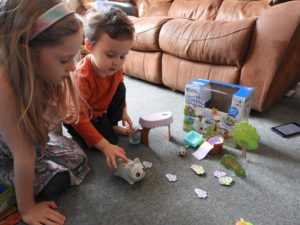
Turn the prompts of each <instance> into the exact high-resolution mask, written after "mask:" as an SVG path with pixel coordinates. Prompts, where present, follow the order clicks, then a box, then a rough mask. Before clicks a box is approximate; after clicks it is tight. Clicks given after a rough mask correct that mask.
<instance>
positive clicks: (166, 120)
mask: <svg viewBox="0 0 300 225" xmlns="http://www.w3.org/2000/svg"><path fill="white" fill-rule="evenodd" d="M172 122H173V116H172V112H170V111H167V112H160V113H154V114H150V115H145V116H141V117H140V119H139V123H140V125H141V126H142V131H141V133H142V144H143V145H145V146H149V138H148V137H149V132H150V130H151V129H152V128H156V127H162V126H168V132H167V139H168V141H170V137H171V128H170V125H171V123H172Z"/></svg>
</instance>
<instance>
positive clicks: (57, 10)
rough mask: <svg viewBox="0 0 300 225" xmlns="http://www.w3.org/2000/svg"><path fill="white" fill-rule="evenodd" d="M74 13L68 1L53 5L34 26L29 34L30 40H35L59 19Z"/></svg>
mask: <svg viewBox="0 0 300 225" xmlns="http://www.w3.org/2000/svg"><path fill="white" fill-rule="evenodd" d="M72 13H74V11H73V10H72V9H71V7H70V6H69V5H68V4H67V3H60V4H58V5H55V6H53V7H52V8H50V9H49V10H47V11H46V12H45V13H44V14H42V15H41V16H40V17H39V18H38V19H37V20H36V22H35V23H34V24H33V26H32V30H31V33H30V35H29V41H31V40H33V39H34V38H35V37H36V36H38V35H39V34H40V33H42V32H43V31H44V30H46V29H47V28H48V27H50V26H52V25H53V24H54V23H56V22H57V21H59V20H61V19H62V18H64V17H66V16H67V15H70V14H72Z"/></svg>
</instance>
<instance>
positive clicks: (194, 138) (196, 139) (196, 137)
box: [183, 130, 203, 148]
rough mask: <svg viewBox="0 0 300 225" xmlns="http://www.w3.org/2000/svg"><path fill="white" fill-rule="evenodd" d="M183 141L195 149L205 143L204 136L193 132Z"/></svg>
mask: <svg viewBox="0 0 300 225" xmlns="http://www.w3.org/2000/svg"><path fill="white" fill-rule="evenodd" d="M183 141H184V144H185V145H186V146H192V147H193V148H196V147H197V146H199V145H200V144H201V143H202V142H203V136H202V134H199V133H197V132H195V131H193V130H191V131H190V132H188V133H187V134H186V135H185V136H184V137H183Z"/></svg>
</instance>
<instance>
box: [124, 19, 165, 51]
mask: <svg viewBox="0 0 300 225" xmlns="http://www.w3.org/2000/svg"><path fill="white" fill-rule="evenodd" d="M129 18H130V20H131V21H132V23H133V24H134V27H135V35H134V41H133V44H132V48H131V49H134V50H139V51H146V52H147V51H149V52H155V51H160V48H159V44H158V38H159V32H160V29H161V27H162V25H163V24H164V23H166V22H167V21H169V20H170V19H171V18H169V17H140V18H137V17H133V16H129Z"/></svg>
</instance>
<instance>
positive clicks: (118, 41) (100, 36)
mask: <svg viewBox="0 0 300 225" xmlns="http://www.w3.org/2000/svg"><path fill="white" fill-rule="evenodd" d="M85 35H86V39H85V47H86V50H87V51H88V52H89V53H90V54H88V55H87V56H86V57H85V58H84V59H82V60H81V61H80V62H79V63H78V64H77V69H76V72H75V75H77V76H78V87H79V90H80V94H81V98H82V103H81V107H80V119H79V122H78V123H77V124H73V125H72V126H68V125H66V127H67V129H68V132H69V133H70V134H71V135H72V136H73V137H75V138H77V139H79V141H80V142H83V141H84V142H85V144H87V146H88V147H90V148H91V147H95V148H96V149H98V150H100V151H102V152H103V154H104V155H105V157H106V164H107V166H108V167H109V168H111V167H114V168H116V167H117V163H116V157H119V158H121V159H123V160H124V161H125V162H127V160H128V159H127V157H126V155H125V151H124V149H123V148H121V147H119V146H117V145H116V144H117V142H118V136H117V134H120V135H128V134H130V133H134V131H133V130H131V126H132V122H131V119H130V117H129V116H128V114H127V110H126V103H125V91H126V89H125V85H124V83H123V71H122V65H123V63H124V59H125V57H126V55H127V54H128V52H129V50H130V48H131V45H132V41H133V36H134V27H133V25H132V23H131V22H130V21H129V19H128V18H127V16H126V14H125V13H124V12H123V11H122V10H120V9H117V8H111V7H106V8H103V9H101V10H98V11H97V12H96V11H91V12H89V13H88V14H87V18H86V24H85ZM120 120H122V124H123V126H125V127H120V126H118V122H119V121H120Z"/></svg>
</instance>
